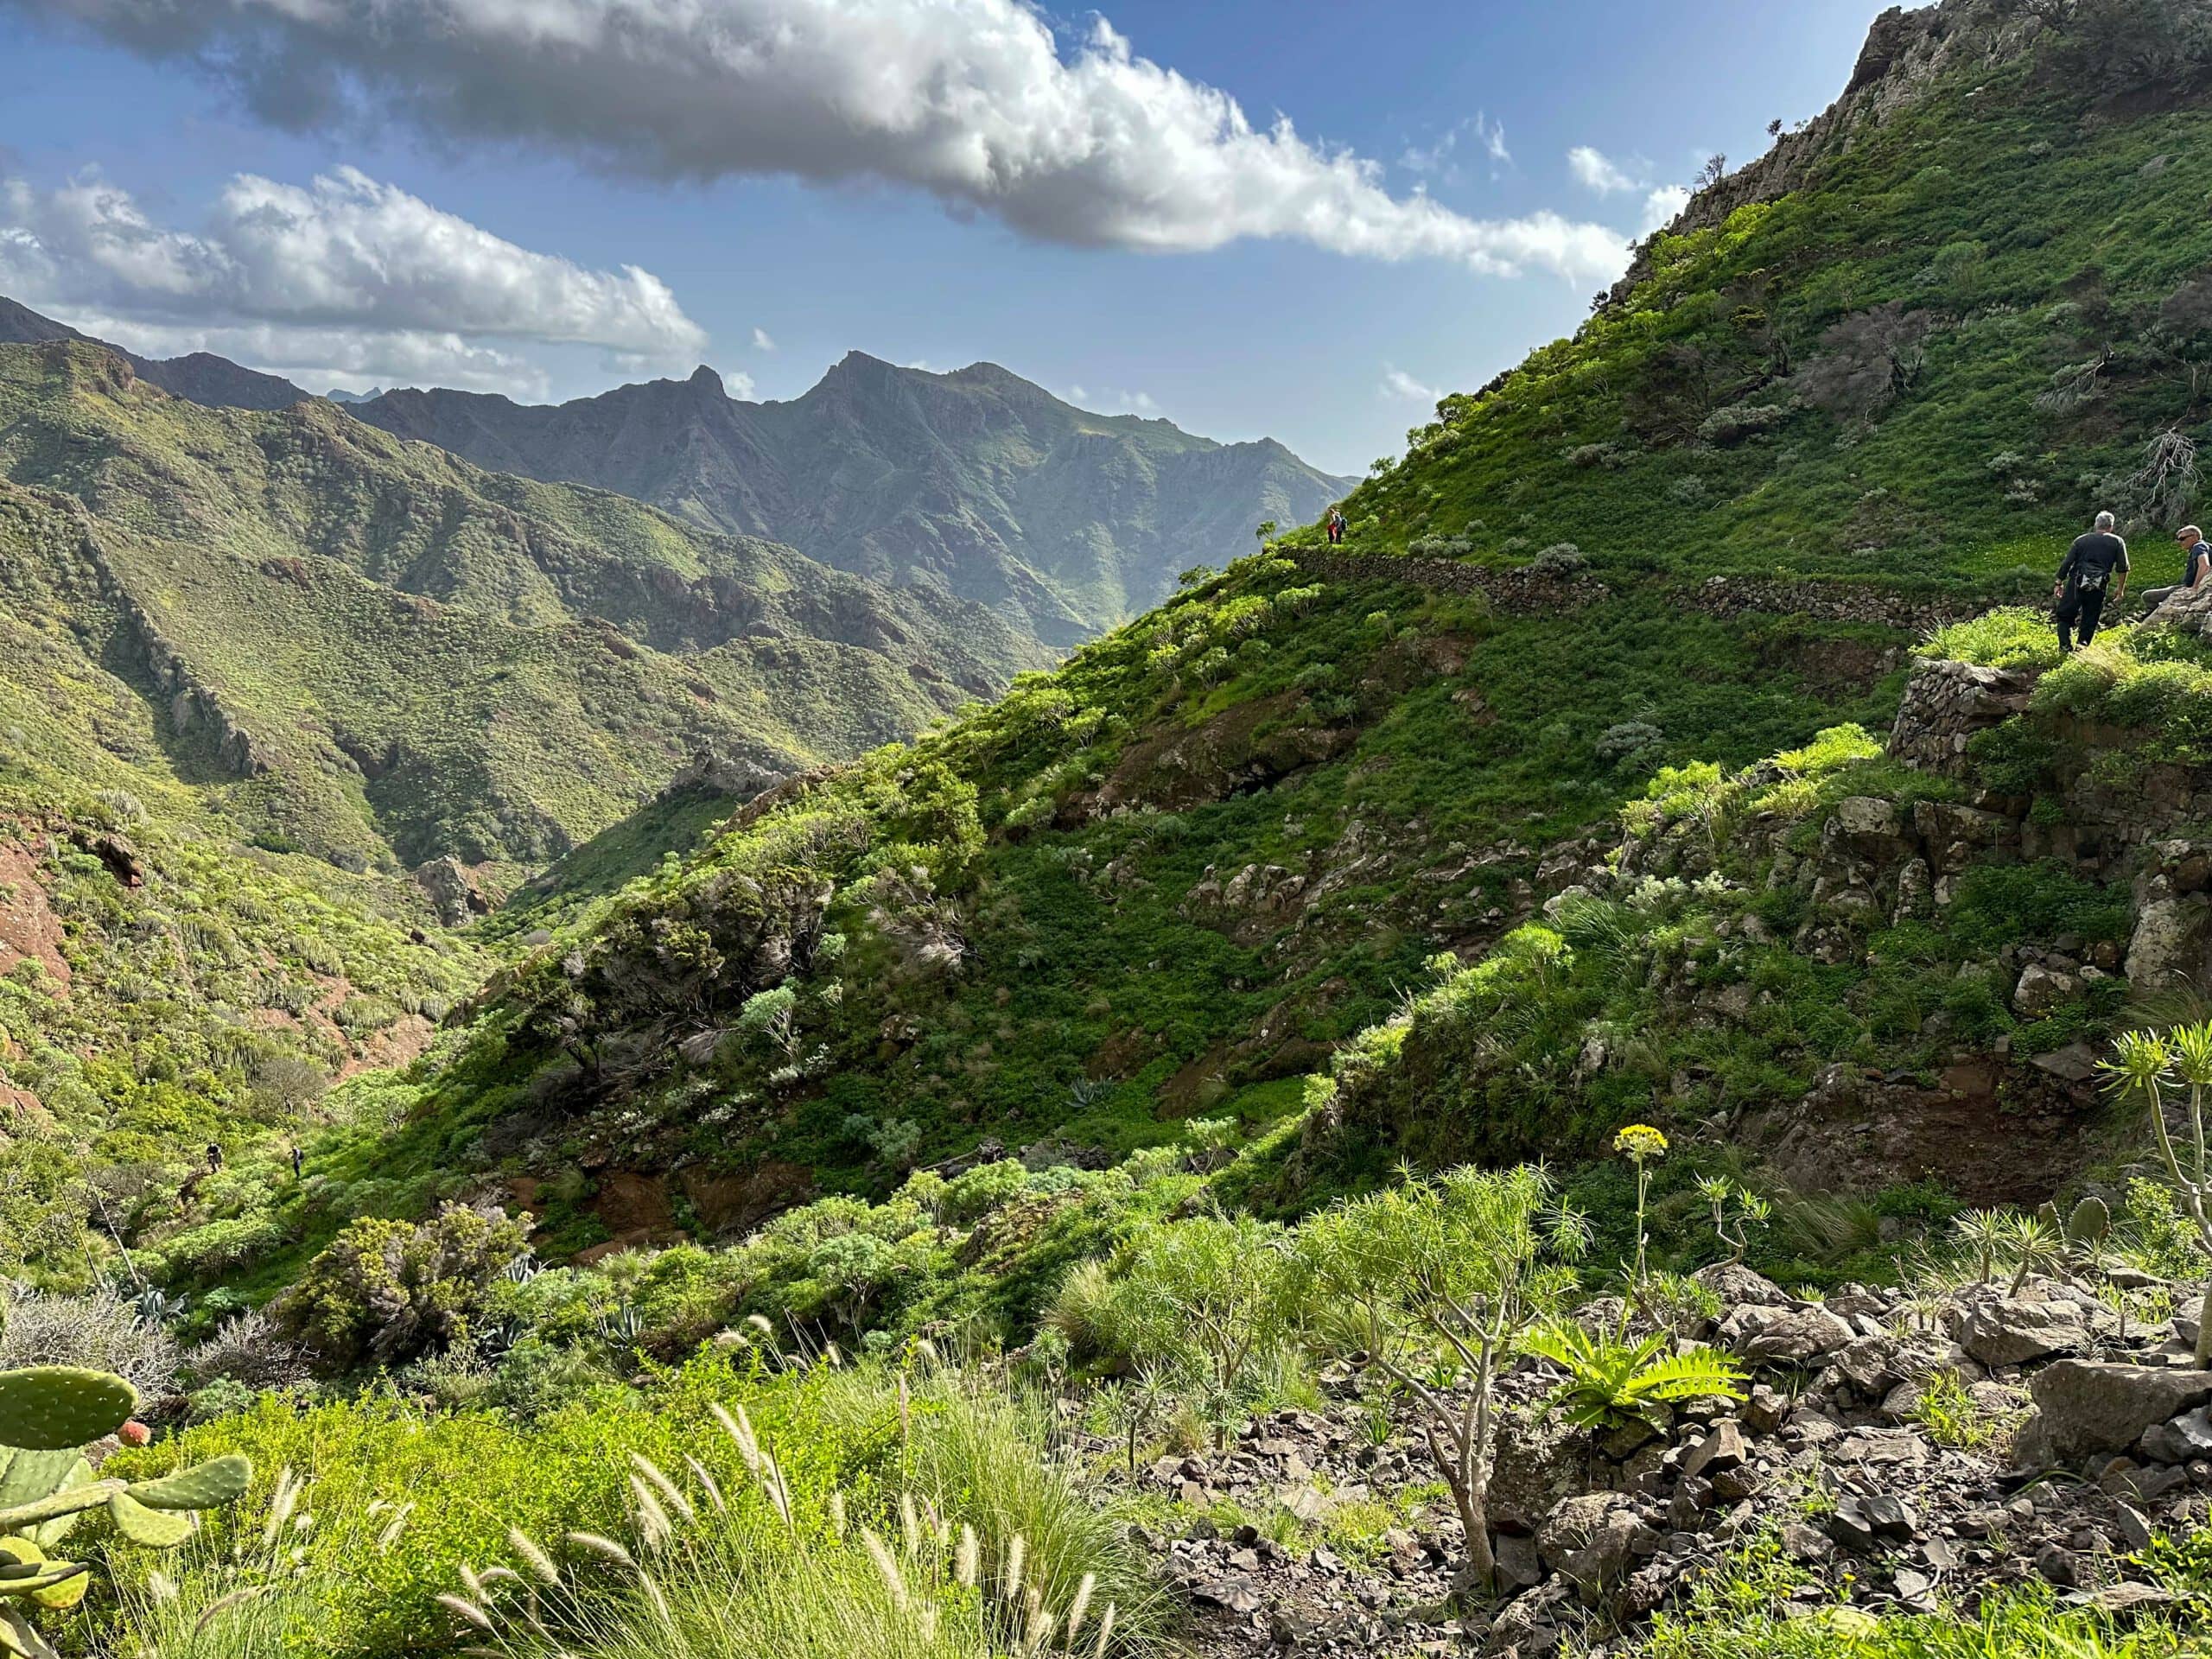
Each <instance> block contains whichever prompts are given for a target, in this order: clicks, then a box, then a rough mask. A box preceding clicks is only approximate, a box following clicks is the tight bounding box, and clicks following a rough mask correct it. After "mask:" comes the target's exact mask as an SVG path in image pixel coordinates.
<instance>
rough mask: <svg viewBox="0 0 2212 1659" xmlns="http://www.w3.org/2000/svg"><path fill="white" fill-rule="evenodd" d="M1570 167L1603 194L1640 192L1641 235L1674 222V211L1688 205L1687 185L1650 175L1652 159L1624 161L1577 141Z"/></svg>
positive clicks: (1587, 186) (1581, 181)
mask: <svg viewBox="0 0 2212 1659" xmlns="http://www.w3.org/2000/svg"><path fill="white" fill-rule="evenodd" d="M1567 171H1568V172H1569V173H1570V174H1572V175H1573V177H1574V181H1575V182H1576V183H1577V184H1579V185H1580V186H1581V187H1582V188H1584V189H1586V190H1592V191H1595V192H1596V193H1597V194H1599V195H1601V196H1614V195H1641V196H1642V197H1643V222H1642V223H1641V224H1639V225H1638V226H1637V235H1639V236H1649V235H1650V234H1651V232H1654V231H1656V230H1659V229H1662V227H1664V226H1668V225H1669V224H1672V223H1673V222H1674V219H1675V214H1677V213H1681V211H1682V209H1683V208H1685V207H1688V206H1689V200H1690V192H1689V187H1688V186H1687V185H1681V184H1660V183H1658V182H1656V181H1654V180H1653V179H1652V177H1651V176H1650V175H1651V165H1650V163H1649V162H1643V161H1635V162H1629V163H1627V164H1626V165H1624V164H1622V163H1621V162H1616V161H1614V160H1613V159H1612V157H1611V156H1608V155H1606V154H1605V151H1603V150H1601V149H1593V148H1592V146H1590V145H1588V144H1577V145H1575V147H1574V148H1573V149H1570V150H1568V151H1567Z"/></svg>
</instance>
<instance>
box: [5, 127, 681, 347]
mask: <svg viewBox="0 0 2212 1659" xmlns="http://www.w3.org/2000/svg"><path fill="white" fill-rule="evenodd" d="M0 291H5V292H7V293H10V294H11V295H17V296H21V297H22V298H23V299H24V300H26V301H27V302H29V303H31V304H34V305H36V304H39V303H41V302H48V303H54V304H58V305H60V306H61V307H63V308H67V309H68V310H70V311H72V312H73V314H75V315H78V316H80V317H81V316H84V315H87V314H91V313H98V314H99V320H100V321H101V323H102V324H103V326H105V327H109V328H111V330H112V333H111V337H112V338H115V339H117V340H118V341H119V343H121V344H124V345H127V346H130V347H131V348H132V349H133V350H136V351H141V352H143V353H148V354H149V355H155V354H168V353H167V352H166V351H165V349H164V348H165V347H175V348H176V349H181V350H187V351H193V350H207V351H216V352H219V353H222V354H223V355H225V356H237V357H240V358H242V359H245V360H246V361H248V362H251V363H253V364H255V365H257V366H261V367H267V368H274V369H279V370H289V369H299V370H302V371H307V370H313V371H315V372H318V373H321V372H341V373H348V374H359V373H372V374H375V375H377V376H378V377H380V378H385V379H390V380H397V381H399V382H401V383H403V384H404V383H406V382H409V381H414V380H420V379H422V378H425V377H427V376H443V377H447V378H450V380H451V382H452V383H453V384H456V385H495V386H499V387H500V388H501V389H506V388H509V387H512V388H513V389H515V390H518V391H532V390H535V389H537V386H538V385H540V384H541V383H542V382H543V378H544V377H543V372H542V371H539V370H537V369H535V368H534V367H533V366H532V365H531V364H530V363H529V362H528V361H527V360H526V359H524V358H522V357H520V356H518V355H517V354H516V353H514V352H512V350H510V349H506V348H505V345H504V344H486V341H491V342H505V343H519V342H531V343H538V344H554V345H566V346H597V347H600V348H601V349H602V350H603V351H604V352H606V353H608V354H609V355H610V356H611V358H612V359H613V360H614V361H615V362H616V363H618V364H620V365H623V366H643V365H683V364H687V363H690V362H695V361H696V359H697V354H698V353H699V352H700V350H701V349H702V347H703V346H705V344H706V335H705V333H704V332H703V331H702V329H701V328H700V327H698V325H697V324H696V323H695V322H693V321H691V320H690V318H689V317H688V316H686V315H684V314H683V308H682V307H681V306H679V305H678V304H677V301H676V296H674V295H673V294H671V292H670V291H669V289H668V288H667V286H666V284H664V283H662V282H661V280H660V279H659V278H658V277H655V276H653V275H652V273H651V272H649V271H645V270H639V269H638V268H636V267H635V266H626V267H624V268H623V269H621V270H616V271H606V270H587V269H585V268H584V267H582V266H580V265H577V264H574V263H573V262H571V261H569V260H567V259H563V258H560V257H556V256H554V255H550V254H544V253H537V252H533V251H531V250H529V249H527V248H522V247H518V246H517V245H515V244H513V243H512V242H509V241H505V240H504V239H503V238H499V237H497V236H494V235H493V234H492V233H491V232H488V231H486V230H483V229H481V228H480V227H479V226H474V225H472V224H470V223H469V222H468V221H467V219H461V218H459V217H457V216H456V215H454V214H452V213H446V212H443V211H442V210H441V209H439V208H436V207H432V206H431V205H430V204H429V203H428V202H426V201H424V200H421V199H420V198H419V197H416V196H413V195H410V194H408V193H407V192H406V191H404V190H401V189H398V188H396V187H394V186H391V185H388V184H383V183H379V182H378V181H376V180H374V179H372V178H370V177H369V176H368V175H365V174H364V173H361V172H359V171H358V170H357V169H355V168H337V169H335V170H334V171H333V172H331V173H328V174H326V175H322V176H321V177H318V178H316V179H315V180H314V181H313V182H312V183H310V184H308V185H307V186H304V187H302V186H296V185H289V184H283V183H279V182H277V181H274V180H270V179H265V178H260V177H257V176H256V175H251V174H241V175H238V176H237V177H236V178H234V179H232V181H230V183H229V184H228V185H226V187H225V188H223V190H222V192H221V194H219V197H218V198H217V200H215V202H214V203H213V206H212V207H211V208H210V209H209V211H208V213H207V216H206V219H205V221H204V223H203V224H202V225H201V226H200V227H199V228H196V229H192V230H181V229H176V228H173V227H170V226H164V225H162V224H159V223H157V222H156V220H155V219H152V218H151V217H150V216H149V214H148V213H146V212H145V211H144V210H143V208H142V207H140V205H139V204H138V202H137V200H136V199H135V198H134V197H133V196H132V195H131V194H130V192H129V191H128V190H126V189H124V188H121V187H120V186H118V185H116V184H113V183H111V182H110V181H107V180H106V179H105V178H102V177H100V176H99V175H96V174H85V175H79V176H78V177H76V178H74V179H72V180H70V181H67V183H65V184H62V185H60V187H58V188H53V189H41V188H37V187H35V186H34V185H32V184H30V183H29V182H28V181H24V180H22V179H4V180H0ZM78 326H79V327H84V328H86V332H90V333H97V332H99V330H98V329H95V328H93V327H91V326H90V325H89V323H87V322H85V321H79V324H78Z"/></svg>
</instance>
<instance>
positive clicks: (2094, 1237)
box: [2066, 1198, 2112, 1249]
mask: <svg viewBox="0 0 2212 1659" xmlns="http://www.w3.org/2000/svg"><path fill="white" fill-rule="evenodd" d="M2111 1231H2112V1206H2111V1205H2108V1204H2107V1203H2106V1202H2105V1201H2104V1200H2103V1199H2102V1198H2084V1199H2082V1202H2081V1203H2079V1204H2077V1205H2075V1206H2074V1213H2073V1214H2072V1215H2070V1216H2069V1217H2066V1242H2067V1243H2069V1244H2070V1245H2072V1246H2074V1247H2075V1249H2081V1248H2082V1247H2083V1246H2086V1245H2090V1244H2101V1243H2104V1242H2105V1239H2106V1237H2107V1236H2108V1235H2109V1234H2110V1233H2111Z"/></svg>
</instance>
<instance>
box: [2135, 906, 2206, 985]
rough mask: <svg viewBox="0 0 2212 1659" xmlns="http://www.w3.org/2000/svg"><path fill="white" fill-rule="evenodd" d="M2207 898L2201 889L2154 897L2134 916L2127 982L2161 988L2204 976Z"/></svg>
mask: <svg viewBox="0 0 2212 1659" xmlns="http://www.w3.org/2000/svg"><path fill="white" fill-rule="evenodd" d="M2208 932H2212V898H2208V897H2207V896H2206V895H2205V894H2203V893H2183V894H2180V895H2178V896H2176V897H2171V898H2164V899H2152V900H2151V901H2150V902H2149V903H2148V904H2145V905H2144V906H2141V907H2140V908H2139V910H2138V911H2137V912H2136V916H2135V931H2134V933H2133V935H2132V936H2131V937H2130V938H2129V939H2128V941H2127V982H2128V985H2129V986H2130V987H2131V988H2133V989H2135V990H2138V991H2165V990H2171V989H2173V988H2176V987H2177V986H2180V985H2184V984H2190V985H2193V984H2196V983H2197V982H2200V981H2201V980H2202V978H2203V977H2204V971H2205V966H2206V958H2207V955H2208V938H2207V935H2208Z"/></svg>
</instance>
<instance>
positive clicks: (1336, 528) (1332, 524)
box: [1329, 507, 1344, 547]
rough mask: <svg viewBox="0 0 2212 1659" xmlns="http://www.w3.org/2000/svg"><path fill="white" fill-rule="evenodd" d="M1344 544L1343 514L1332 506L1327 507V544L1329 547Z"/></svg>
mask: <svg viewBox="0 0 2212 1659" xmlns="http://www.w3.org/2000/svg"><path fill="white" fill-rule="evenodd" d="M1329 545H1330V546H1331V547H1342V546H1343V545H1344V514H1342V513H1341V512H1338V511H1337V510H1336V509H1335V508H1334V507H1331V508H1330V509H1329Z"/></svg>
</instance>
